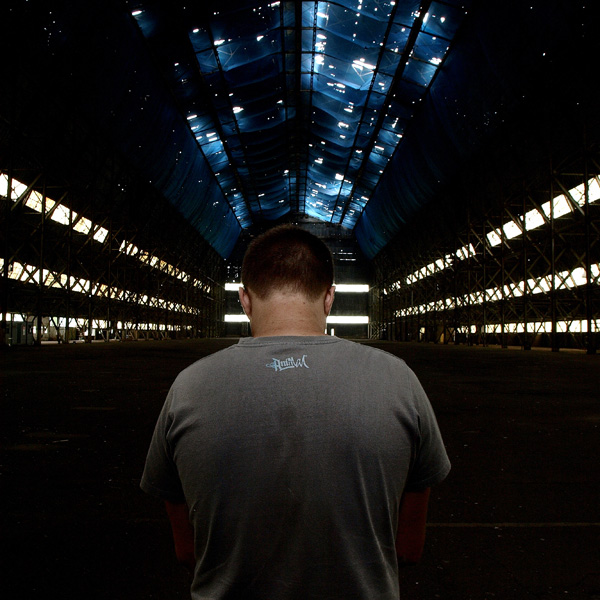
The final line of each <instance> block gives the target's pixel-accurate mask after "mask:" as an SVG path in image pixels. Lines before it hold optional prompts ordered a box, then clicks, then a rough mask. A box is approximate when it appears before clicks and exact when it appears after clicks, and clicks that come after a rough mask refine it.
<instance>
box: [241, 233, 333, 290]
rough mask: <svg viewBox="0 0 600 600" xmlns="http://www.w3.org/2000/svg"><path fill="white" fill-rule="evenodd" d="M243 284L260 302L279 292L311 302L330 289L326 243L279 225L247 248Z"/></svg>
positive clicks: (329, 266) (330, 274) (331, 283)
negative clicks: (304, 298)
mask: <svg viewBox="0 0 600 600" xmlns="http://www.w3.org/2000/svg"><path fill="white" fill-rule="evenodd" d="M242 283H243V284H244V286H245V287H246V288H248V289H249V290H251V291H252V292H254V293H255V294H256V295H257V296H259V297H260V298H266V297H268V296H269V295H270V294H271V292H273V291H275V290H279V289H281V290H291V291H294V292H301V293H303V294H304V295H305V296H307V297H308V298H310V299H312V300H314V299H316V298H318V297H319V296H320V295H321V294H323V293H325V292H326V291H327V289H329V287H331V286H332V285H333V257H332V256H331V251H330V250H329V248H328V247H327V245H326V244H325V242H323V241H322V240H320V239H319V238H318V237H316V236H315V235H313V234H312V233H310V232H308V231H306V230H305V229H301V228H300V227H296V226H294V225H279V226H277V227H273V228H272V229H269V230H268V231H266V232H265V233H263V234H262V235H260V236H258V237H257V238H256V239H254V240H253V241H252V242H251V244H250V245H249V246H248V249H247V250H246V254H245V256H244V261H243V263H242Z"/></svg>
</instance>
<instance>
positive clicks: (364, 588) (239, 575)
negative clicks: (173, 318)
mask: <svg viewBox="0 0 600 600" xmlns="http://www.w3.org/2000/svg"><path fill="white" fill-rule="evenodd" d="M449 470H450V463H449V461H448V457H447V455H446V452H445V450H444V446H443V443H442V439H441V437H440V433H439V430H438V426H437V423H436V420H435V416H434V414H433V411H432V408H431V406H430V404H429V401H428V399H427V396H426V395H425V392H424V391H423V389H422V387H421V385H420V384H419V381H418V380H417V378H416V376H415V375H414V373H413V372H412V371H411V370H410V369H409V368H408V367H407V366H406V364H405V363H404V362H403V361H402V360H400V359H398V358H396V357H395V356H393V355H391V354H388V353H386V352H383V351H381V350H377V349H374V348H371V347H368V346H363V345H360V344H357V343H354V342H350V341H346V340H342V339H339V338H335V337H328V336H317V337H296V336H294V337H264V338H244V339H242V340H240V342H239V343H238V344H237V345H234V346H231V347H229V348H227V349H225V350H222V351H220V352H217V353H215V354H212V355H210V356H208V357H206V358H203V359H201V360H199V361H198V362H196V363H194V364H193V365H191V366H190V367H188V368H187V369H185V370H184V371H183V372H182V373H180V375H179V376H178V377H177V379H176V380H175V382H174V384H173V386H172V387H171V390H170V391H169V394H168V397H167V400H166V402H165V405H164V408H163V410H162V412H161V414H160V416H159V419H158V422H157V425H156V429H155V432H154V437H153V439H152V443H151V446H150V450H149V452H148V458H147V461H146V467H145V470H144V474H143V477H142V482H141V487H142V489H143V490H145V491H146V492H148V493H150V494H153V495H156V496H159V497H161V498H163V499H166V500H170V501H174V502H183V501H185V502H187V504H188V507H189V509H190V520H191V522H192V524H193V527H194V530H195V551H196V560H197V562H196V570H195V576H194V582H193V584H192V597H193V598H194V599H197V600H200V599H203V600H206V599H211V600H212V599H214V600H216V599H239V600H253V599H259V598H260V599H261V600H288V599H289V600H292V599H294V600H308V599H311V598H315V599H317V598H318V599H328V600H334V599H339V600H342V599H343V600H350V599H365V600H375V599H386V600H393V599H397V598H398V597H399V591H398V567H397V559H396V554H395V534H396V529H397V520H398V507H399V503H400V499H401V496H402V493H403V491H404V490H418V489H423V488H426V487H429V486H431V485H433V484H435V483H438V482H439V481H441V480H442V479H444V477H445V476H446V475H447V473H448V471H449Z"/></svg>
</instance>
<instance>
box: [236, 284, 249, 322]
mask: <svg viewBox="0 0 600 600" xmlns="http://www.w3.org/2000/svg"><path fill="white" fill-rule="evenodd" d="M238 293H239V296H240V304H241V305H242V308H243V309H244V312H245V313H246V316H247V317H248V318H250V316H251V315H252V300H251V298H250V294H249V293H248V290H246V288H243V287H241V286H240V288H239V290H238Z"/></svg>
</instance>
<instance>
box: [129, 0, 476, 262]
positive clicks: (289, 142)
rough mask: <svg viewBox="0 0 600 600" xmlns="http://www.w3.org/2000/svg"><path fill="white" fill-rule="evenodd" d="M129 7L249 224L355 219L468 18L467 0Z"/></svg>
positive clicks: (217, 195) (201, 152) (225, 191)
mask: <svg viewBox="0 0 600 600" xmlns="http://www.w3.org/2000/svg"><path fill="white" fill-rule="evenodd" d="M129 6H130V9H131V14H132V16H133V18H134V19H135V22H136V23H137V25H138V27H139V30H140V32H141V33H142V35H143V37H144V38H145V40H146V42H147V43H148V47H149V49H150V52H151V53H152V55H153V57H154V60H155V63H156V64H157V65H158V66H159V68H160V70H161V72H162V74H163V76H164V78H165V80H166V81H167V84H168V86H169V88H170V91H171V93H172V95H173V96H174V97H175V99H176V102H177V106H178V109H179V111H180V112H181V115H182V117H183V118H185V122H186V123H187V129H188V134H189V140H191V141H193V142H194V144H195V147H196V150H195V151H196V152H197V154H198V156H199V157H201V160H202V161H203V162H205V163H206V165H207V166H208V168H209V169H210V172H211V173H212V176H213V177H214V181H215V182H216V184H217V185H216V186H215V188H216V187H218V190H216V189H215V191H214V200H213V202H214V203H215V208H218V209H219V210H222V209H221V208H220V203H221V202H222V201H223V199H225V200H226V203H227V205H228V206H229V207H230V210H231V213H232V214H233V215H234V216H235V220H236V221H237V223H239V226H240V228H249V227H251V226H252V225H253V224H256V223H260V222H263V221H264V220H267V221H274V220H277V219H279V218H281V217H284V216H285V215H290V216H295V215H307V216H309V217H314V218H317V219H319V220H322V221H325V222H329V223H333V224H339V225H341V226H343V227H345V228H349V229H354V227H355V226H356V224H357V222H358V220H359V218H360V217H361V215H362V213H363V211H364V209H365V207H366V206H367V204H368V203H369V200H370V198H371V196H372V195H373V192H374V190H375V188H376V187H377V185H378V183H379V181H380V179H381V177H382V175H383V174H384V173H385V171H386V168H387V167H388V164H389V162H390V159H391V157H392V155H393V154H394V152H395V150H396V148H397V147H398V146H399V145H401V143H402V139H403V135H404V132H405V129H406V127H407V124H408V123H409V122H410V120H411V119H412V118H413V115H414V114H415V111H416V110H417V109H418V108H419V106H420V103H421V101H422V99H423V97H424V95H425V94H426V92H427V89H428V87H429V86H430V84H431V82H432V81H433V79H434V77H435V76H436V73H437V71H438V70H439V68H440V66H441V65H442V64H443V62H444V59H445V57H446V54H447V52H448V50H449V47H450V44H451V42H452V38H453V36H454V34H455V33H456V31H457V29H458V27H459V25H460V23H461V21H462V19H463V17H464V15H465V2H461V1H458V0H456V1H455V0H447V1H444V2H424V3H420V2H415V1H413V0H398V1H396V2H394V1H381V0H351V1H348V0H341V1H337V2H314V1H312V2H268V1H267V2H264V3H263V2H240V1H234V2H219V3H216V2H198V3H194V4H193V5H189V4H188V3H184V2H182V1H180V0H170V1H169V2H168V3H167V2H160V1H156V0H147V1H146V0H136V1H135V2H130V3H129ZM188 151H189V150H188V149H186V152H188ZM206 200H207V199H204V200H203V202H204V203H206ZM213 202H209V204H212V203H213ZM190 210H191V209H190ZM205 212H206V211H205ZM208 212H210V206H209V209H208ZM240 228H237V227H228V228H226V229H227V232H225V230H223V231H222V232H221V233H222V235H223V236H225V237H226V238H228V239H224V240H221V241H219V242H218V243H217V246H218V247H217V249H218V250H219V251H220V252H221V253H222V254H226V253H227V252H228V251H229V249H230V248H231V247H232V244H233V243H235V239H236V238H237V236H238V235H239V231H240Z"/></svg>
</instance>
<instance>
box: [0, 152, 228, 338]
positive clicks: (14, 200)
mask: <svg viewBox="0 0 600 600" xmlns="http://www.w3.org/2000/svg"><path fill="white" fill-rule="evenodd" d="M96 159H97V161H98V162H97V163H96V164H101V165H102V167H101V168H98V171H97V172H96V178H95V179H94V183H95V185H93V186H88V188H87V189H85V190H82V188H81V187H80V186H79V185H77V184H74V185H71V184H69V183H65V182H64V181H61V182H59V183H57V182H56V181H55V180H50V179H49V178H48V177H46V176H45V175H44V174H43V173H42V171H41V170H39V171H35V170H32V169H30V168H27V169H22V168H21V169H18V168H14V167H12V168H11V167H8V168H5V167H4V166H3V165H2V166H0V173H2V174H3V175H4V176H5V177H6V178H7V181H6V180H5V186H6V187H7V188H8V190H9V192H8V194H7V195H2V197H1V198H0V201H1V202H2V206H1V219H2V223H1V224H0V236H1V238H0V253H1V254H0V258H2V263H3V265H2V272H1V281H2V291H1V294H0V300H1V303H2V306H1V311H2V324H1V327H2V335H1V337H0V340H2V342H3V343H5V344H10V343H17V342H19V343H37V344H39V343H41V342H42V340H44V339H52V338H53V339H56V340H57V341H59V342H69V341H72V340H75V339H85V340H86V341H92V339H97V340H101V339H104V340H106V341H109V340H121V341H125V340H135V339H162V338H180V337H216V336H219V335H221V334H222V327H223V325H222V322H223V311H224V289H223V284H224V281H225V264H224V261H223V259H221V257H219V256H218V254H217V253H216V252H215V251H214V250H213V249H212V248H210V246H209V245H208V244H207V243H206V242H205V241H204V240H203V239H202V238H201V237H200V235H199V234H198V233H197V232H196V231H195V230H194V229H193V228H192V227H191V226H190V225H189V224H188V223H187V222H186V221H185V220H184V219H183V217H181V216H180V215H179V214H178V213H177V212H176V211H175V209H174V208H173V207H172V206H170V205H169V204H168V203H167V202H166V201H165V200H164V199H162V198H161V197H158V195H157V194H156V192H154V191H153V190H152V189H151V188H150V187H149V186H144V185H142V184H140V183H139V182H136V181H135V180H134V179H133V178H132V177H131V176H128V175H127V174H126V173H125V172H124V171H123V170H121V169H120V168H119V166H118V164H117V162H116V161H112V160H111V159H110V158H106V156H104V158H102V159H101V158H100V156H98V157H96ZM16 182H21V183H23V184H25V186H26V187H25V188H22V187H19V193H18V195H17V194H16V193H15V192H14V191H13V188H14V187H15V185H16ZM15 331H18V332H19V336H18V337H19V339H18V340H16V339H13V338H14V335H15ZM21 331H22V332H23V335H21Z"/></svg>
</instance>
